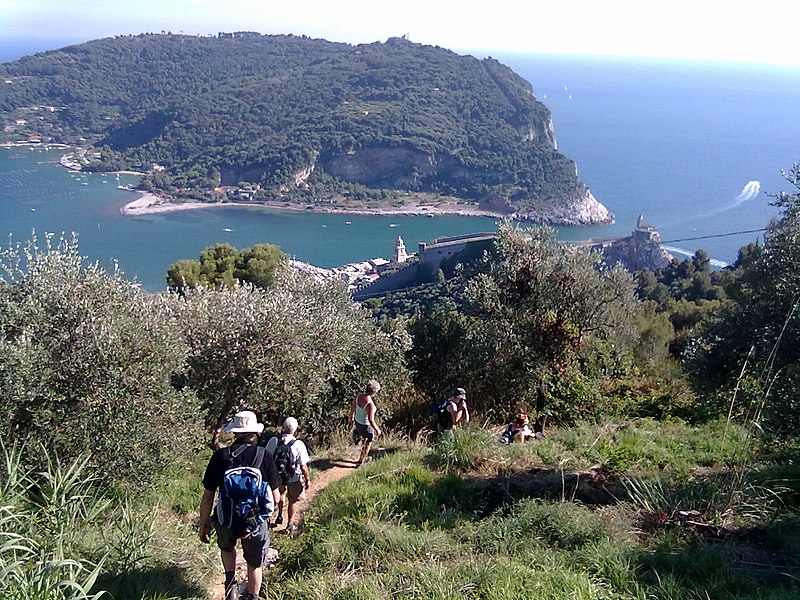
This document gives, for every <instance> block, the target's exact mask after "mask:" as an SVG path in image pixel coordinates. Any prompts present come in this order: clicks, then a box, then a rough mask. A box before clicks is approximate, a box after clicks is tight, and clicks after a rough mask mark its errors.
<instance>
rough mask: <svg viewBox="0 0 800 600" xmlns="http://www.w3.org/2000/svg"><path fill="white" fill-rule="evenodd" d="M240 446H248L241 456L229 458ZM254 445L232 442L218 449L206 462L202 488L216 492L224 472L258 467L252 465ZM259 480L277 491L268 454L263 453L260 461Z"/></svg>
mask: <svg viewBox="0 0 800 600" xmlns="http://www.w3.org/2000/svg"><path fill="white" fill-rule="evenodd" d="M242 444H244V445H246V446H248V447H247V448H245V449H244V450H243V451H242V453H241V454H239V455H238V456H236V457H235V458H234V457H232V456H231V452H232V451H235V450H236V449H238V448H239V447H240V446H241V445H242ZM256 448H257V446H256V445H255V444H248V443H247V442H234V443H233V444H232V445H231V446H229V447H227V448H220V449H219V450H217V451H216V452H214V454H212V455H211V460H209V461H208V466H207V467H206V473H205V475H204V476H203V487H204V488H206V489H207V490H209V491H212V492H213V491H216V490H217V489H218V488H220V487H222V481H223V479H224V478H225V471H227V470H228V469H232V468H233V467H252V466H255V467H258V465H254V464H253V461H254V460H255V458H256ZM261 478H262V479H263V480H264V481H266V482H267V483H268V484H269V487H270V488H272V489H273V490H276V489H278V486H279V485H280V484H281V480H280V477H279V476H278V471H277V469H276V468H275V461H273V460H272V456H270V454H269V452H265V453H264V460H263V461H261Z"/></svg>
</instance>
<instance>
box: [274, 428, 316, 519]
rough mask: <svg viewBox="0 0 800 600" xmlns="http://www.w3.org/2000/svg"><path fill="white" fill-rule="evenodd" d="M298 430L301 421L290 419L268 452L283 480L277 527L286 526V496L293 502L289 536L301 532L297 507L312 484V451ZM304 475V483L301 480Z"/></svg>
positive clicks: (291, 504) (289, 503) (290, 505)
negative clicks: (310, 470)
mask: <svg viewBox="0 0 800 600" xmlns="http://www.w3.org/2000/svg"><path fill="white" fill-rule="evenodd" d="M297 428H298V424H297V419H295V418H294V417H286V420H285V421H284V422H283V427H282V430H281V431H282V433H281V435H279V436H275V437H273V438H271V439H270V440H269V441H268V442H267V453H268V454H269V455H270V456H271V457H272V459H273V462H274V463H275V469H276V470H277V471H278V476H279V477H280V479H281V485H280V487H279V488H278V491H279V492H280V500H278V504H277V506H278V508H277V510H276V511H275V513H276V514H277V516H276V518H275V522H274V524H275V525H280V524H282V523H283V497H284V495H286V497H287V498H288V500H289V502H288V506H287V508H286V531H287V533H294V532H295V531H296V530H297V525H296V524H295V523H294V521H293V520H294V505H295V504H296V503H297V501H298V500H299V499H300V496H301V494H302V493H303V491H304V490H307V489H308V488H309V486H310V485H311V477H310V475H309V473H308V461H309V457H308V449H307V448H306V445H305V444H304V443H303V442H302V441H301V440H298V439H297V438H296V437H295V433H297ZM301 475H302V478H303V481H302V482H301V481H300V477H301Z"/></svg>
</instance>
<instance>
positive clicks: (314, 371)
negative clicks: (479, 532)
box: [177, 271, 409, 438]
mask: <svg viewBox="0 0 800 600" xmlns="http://www.w3.org/2000/svg"><path fill="white" fill-rule="evenodd" d="M177 309H178V310H177V315H178V321H177V322H178V326H179V330H180V332H181V334H182V336H183V338H184V340H185V343H186V344H187V346H188V347H189V355H188V357H187V360H186V369H185V371H184V373H183V375H182V376H181V378H180V383H181V384H182V385H186V386H188V387H189V388H191V389H192V390H194V392H195V393H196V394H197V396H198V398H200V400H201V402H202V415H203V417H204V419H205V421H206V424H207V425H209V426H216V427H218V426H220V425H222V424H223V423H225V422H226V421H227V420H228V419H229V418H230V417H231V415H232V413H233V412H235V411H236V410H237V409H239V408H242V407H247V408H249V409H251V410H255V411H256V412H258V413H260V415H261V417H262V420H263V421H264V422H265V423H267V424H270V423H274V424H276V425H277V424H279V423H281V422H282V420H283V419H284V418H285V417H286V416H287V415H293V416H295V417H296V418H297V419H298V420H299V422H300V426H301V427H302V429H303V431H304V432H306V433H308V434H311V435H313V436H315V437H317V438H325V437H327V436H329V435H331V434H332V433H333V432H334V431H335V430H336V429H337V428H338V427H340V426H341V425H343V424H344V423H346V419H347V415H348V413H349V409H350V405H351V402H352V400H353V398H354V397H355V395H356V394H357V393H358V392H359V391H360V390H361V389H363V386H364V384H365V383H366V382H367V381H368V380H369V379H377V380H379V381H380V382H381V385H382V392H381V393H380V394H379V396H378V398H377V404H378V406H379V410H380V412H381V414H382V416H383V418H386V417H388V416H389V415H391V412H392V409H393V407H394V403H395V402H397V401H398V400H399V399H402V397H403V395H404V394H405V393H407V392H406V390H407V388H408V386H409V376H408V373H407V370H406V368H405V366H404V362H403V352H404V350H405V349H406V348H407V346H408V343H409V341H408V338H407V336H406V335H405V333H404V332H403V331H401V330H397V331H393V332H388V333H387V332H384V331H382V330H380V329H379V328H378V327H377V326H376V325H375V324H374V322H373V321H372V320H370V319H369V316H368V313H367V311H365V310H362V309H361V308H360V307H359V306H358V305H356V304H354V303H353V302H352V301H351V299H350V297H349V296H348V294H347V291H346V289H345V288H344V286H343V285H342V284H341V282H338V281H331V280H327V281H319V280H317V279H314V278H312V277H309V276H306V275H303V274H298V273H293V272H290V271H284V272H282V273H280V274H279V276H278V281H277V283H276V285H275V286H272V287H270V288H268V289H262V288H256V287H251V286H235V287H233V288H230V289H208V288H203V287H201V288H198V289H195V290H187V291H186V293H185V299H184V300H182V301H180V302H178V303H177Z"/></svg>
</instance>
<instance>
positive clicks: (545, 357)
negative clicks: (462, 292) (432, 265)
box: [454, 223, 638, 419]
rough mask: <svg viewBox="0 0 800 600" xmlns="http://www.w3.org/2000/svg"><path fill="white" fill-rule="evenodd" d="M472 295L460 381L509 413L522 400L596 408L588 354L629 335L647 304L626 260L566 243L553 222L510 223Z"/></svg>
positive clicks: (551, 409) (546, 409)
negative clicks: (603, 261)
mask: <svg viewBox="0 0 800 600" xmlns="http://www.w3.org/2000/svg"><path fill="white" fill-rule="evenodd" d="M466 298H467V307H466V312H467V314H468V316H469V326H468V327H466V330H465V332H464V333H463V335H461V337H460V342H459V346H460V350H461V351H460V353H459V354H460V357H461V358H460V360H459V361H458V363H456V365H454V366H456V372H457V374H458V378H459V379H458V380H459V381H461V382H462V384H463V386H464V387H469V388H471V391H472V394H471V395H472V397H473V399H474V400H473V402H474V403H477V404H483V406H484V408H485V409H486V410H489V409H490V408H493V409H496V410H498V411H499V412H500V413H502V415H498V416H502V418H507V417H508V414H509V413H511V412H513V411H514V410H518V409H520V408H525V409H527V410H530V411H532V412H536V413H537V414H539V416H542V415H544V414H548V413H558V416H560V417H562V418H564V419H569V418H574V417H577V416H578V415H580V414H583V411H588V410H591V408H592V407H591V406H590V402H591V397H590V396H592V393H591V392H590V389H591V386H589V385H588V383H587V375H586V374H585V370H584V369H582V361H585V360H587V358H588V356H589V355H590V354H591V352H593V351H594V350H595V349H597V348H598V347H599V346H607V347H612V348H613V347H614V346H615V345H619V344H622V343H623V342H625V341H626V340H629V339H630V333H631V330H632V329H633V323H632V319H633V317H634V316H635V314H636V313H637V310H638V306H637V302H636V299H635V295H634V286H633V281H632V277H631V276H630V274H629V273H628V272H627V271H625V270H624V269H622V268H621V267H617V268H613V269H606V268H601V266H600V258H599V256H598V255H597V254H593V253H590V252H588V251H587V250H585V249H583V248H576V247H572V246H568V245H565V244H559V243H558V242H557V241H556V238H555V232H554V231H553V230H552V229H549V228H532V229H522V228H519V227H515V226H512V225H510V224H507V223H506V224H503V225H501V227H500V231H499V237H498V240H497V248H496V253H495V255H494V256H493V257H489V258H487V264H486V268H485V269H484V271H483V272H482V273H479V274H477V275H476V276H475V277H472V278H471V279H470V280H469V281H468V282H467V285H466ZM460 327H462V328H463V323H462V324H461V325H460Z"/></svg>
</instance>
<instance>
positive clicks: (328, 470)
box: [208, 448, 375, 600]
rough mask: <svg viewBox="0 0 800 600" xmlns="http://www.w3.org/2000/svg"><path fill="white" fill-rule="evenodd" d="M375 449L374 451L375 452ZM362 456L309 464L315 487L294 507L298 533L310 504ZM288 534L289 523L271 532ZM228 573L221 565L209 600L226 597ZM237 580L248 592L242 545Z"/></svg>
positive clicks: (355, 454)
mask: <svg viewBox="0 0 800 600" xmlns="http://www.w3.org/2000/svg"><path fill="white" fill-rule="evenodd" d="M374 452H375V450H373V452H371V453H370V454H373V453H374ZM357 459H358V448H348V450H347V452H346V453H345V457H344V458H332V459H329V458H319V459H315V460H312V461H311V462H310V463H308V466H309V467H310V468H311V469H312V470H313V471H314V472H313V473H312V475H311V477H312V479H311V487H310V488H309V489H308V490H306V491H305V492H303V495H302V496H301V497H300V500H298V502H297V504H295V507H294V512H295V515H294V520H295V522H296V523H297V525H298V531H297V532H295V534H294V535H302V533H303V531H304V528H305V527H304V526H305V514H306V511H307V510H308V507H309V506H311V503H312V502H313V501H314V498H315V497H316V496H317V494H319V493H320V492H321V491H322V490H324V489H325V488H326V487H328V485H330V484H331V483H333V482H334V481H339V480H340V479H342V478H344V477H347V476H348V475H350V474H351V473H353V472H354V471H355V469H356V460H357ZM283 511H284V519H285V518H286V506H285V503H284V508H283ZM273 520H274V519H273ZM285 534H286V526H281V527H276V528H275V529H272V530H271V532H270V535H271V536H275V535H285ZM269 552H270V557H272V556H274V554H275V553H276V551H275V550H274V549H273V548H270V550H269ZM266 571H267V568H265V569H264V574H265V576H266ZM224 579H225V578H224V576H223V573H222V566H221V565H220V568H219V573H218V574H217V575H216V576H215V577H213V578H212V583H211V587H210V588H209V592H208V598H209V600H224V598H225V589H224ZM236 581H238V582H240V585H239V595H240V596H241V595H242V594H244V593H245V592H246V591H247V589H246V583H247V567H246V565H245V562H244V557H243V556H242V548H241V545H238V544H237V546H236Z"/></svg>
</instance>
